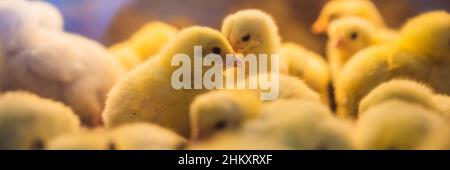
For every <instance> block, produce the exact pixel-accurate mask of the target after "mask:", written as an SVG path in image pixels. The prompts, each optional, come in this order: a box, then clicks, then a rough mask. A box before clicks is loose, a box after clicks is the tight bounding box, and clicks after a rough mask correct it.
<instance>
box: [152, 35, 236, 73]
mask: <svg viewBox="0 0 450 170" xmlns="http://www.w3.org/2000/svg"><path fill="white" fill-rule="evenodd" d="M196 47H199V48H198V50H195V49H196ZM200 52H201V54H200ZM210 54H213V55H216V56H219V57H221V59H222V62H223V64H225V63H226V62H225V61H226V58H227V56H231V57H234V51H233V48H232V47H231V45H230V44H229V43H228V41H227V40H226V39H225V37H224V36H223V35H222V34H221V33H220V32H219V31H216V30H214V29H211V28H208V27H199V26H193V27H190V28H186V29H183V30H181V31H180V32H179V33H178V34H177V36H176V37H175V38H174V39H172V40H171V42H169V44H167V45H166V46H165V48H164V49H162V52H161V53H160V55H161V56H163V59H162V61H163V62H164V63H166V64H170V63H171V60H172V58H173V57H178V56H182V57H186V56H187V57H189V59H190V61H192V62H194V61H195V60H194V59H195V58H196V57H206V56H209V55H210ZM192 65H194V63H193V64H192ZM206 70H207V69H203V71H206Z"/></svg>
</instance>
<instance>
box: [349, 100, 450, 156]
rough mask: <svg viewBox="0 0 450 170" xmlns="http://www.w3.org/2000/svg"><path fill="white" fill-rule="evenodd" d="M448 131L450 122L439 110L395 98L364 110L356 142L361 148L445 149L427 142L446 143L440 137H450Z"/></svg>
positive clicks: (358, 124) (358, 123)
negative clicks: (447, 122)
mask: <svg viewBox="0 0 450 170" xmlns="http://www.w3.org/2000/svg"><path fill="white" fill-rule="evenodd" d="M448 132H449V131H448V126H447V125H446V122H445V121H444V120H443V119H442V118H441V117H439V116H438V115H436V113H433V112H432V111H430V110H428V109H426V108H424V107H422V106H420V105H417V104H411V103H408V102H404V101H400V100H396V99H393V100H389V101H386V102H383V103H380V104H378V105H376V106H373V107H371V108H369V109H368V110H367V111H366V112H365V113H362V115H361V117H360V119H359V120H358V122H357V128H356V132H355V140H356V141H355V142H356V144H357V147H358V148H359V149H391V150H398V149H401V150H404V149H421V148H426V149H444V148H430V146H425V145H428V144H432V143H433V144H435V143H437V142H442V143H444V142H446V141H436V140H442V139H443V138H442V137H441V136H445V135H447V136H448V134H449V133H448ZM431 141H433V142H431ZM437 146H439V145H434V147H437ZM440 146H442V145H440Z"/></svg>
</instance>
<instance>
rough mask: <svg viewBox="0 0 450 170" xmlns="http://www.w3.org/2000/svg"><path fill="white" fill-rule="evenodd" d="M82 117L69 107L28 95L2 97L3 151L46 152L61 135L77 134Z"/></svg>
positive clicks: (0, 133)
mask: <svg viewBox="0 0 450 170" xmlns="http://www.w3.org/2000/svg"><path fill="white" fill-rule="evenodd" d="M79 127H80V121H79V119H78V117H77V116H76V115H75V114H74V113H73V112H72V110H71V109H70V108H68V107H67V106H65V105H63V104H61V103H59V102H55V101H52V100H49V99H44V98H40V97H38V96H37V95H35V94H31V93H28V92H6V93H4V94H2V95H0V139H1V140H0V149H2V150H3V149H43V148H44V147H45V146H46V144H47V142H48V141H49V140H50V139H51V138H53V137H56V136H58V135H61V134H65V133H71V132H75V131H77V130H78V129H79Z"/></svg>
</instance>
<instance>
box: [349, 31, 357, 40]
mask: <svg viewBox="0 0 450 170" xmlns="http://www.w3.org/2000/svg"><path fill="white" fill-rule="evenodd" d="M350 38H351V39H352V40H356V39H357V38H358V33H356V32H352V33H351V34H350Z"/></svg>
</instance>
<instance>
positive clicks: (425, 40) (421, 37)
mask: <svg viewBox="0 0 450 170" xmlns="http://www.w3.org/2000/svg"><path fill="white" fill-rule="evenodd" d="M398 46H399V47H400V48H401V49H402V50H407V51H410V52H415V53H418V54H423V55H425V56H427V57H429V58H430V59H432V60H435V61H443V60H446V61H448V60H449V59H450V14H449V13H448V12H445V11H432V12H427V13H425V14H421V15H419V16H417V17H415V18H413V19H411V20H409V21H408V22H407V23H406V25H405V26H403V28H402V29H401V31H400V37H399V41H398Z"/></svg>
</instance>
